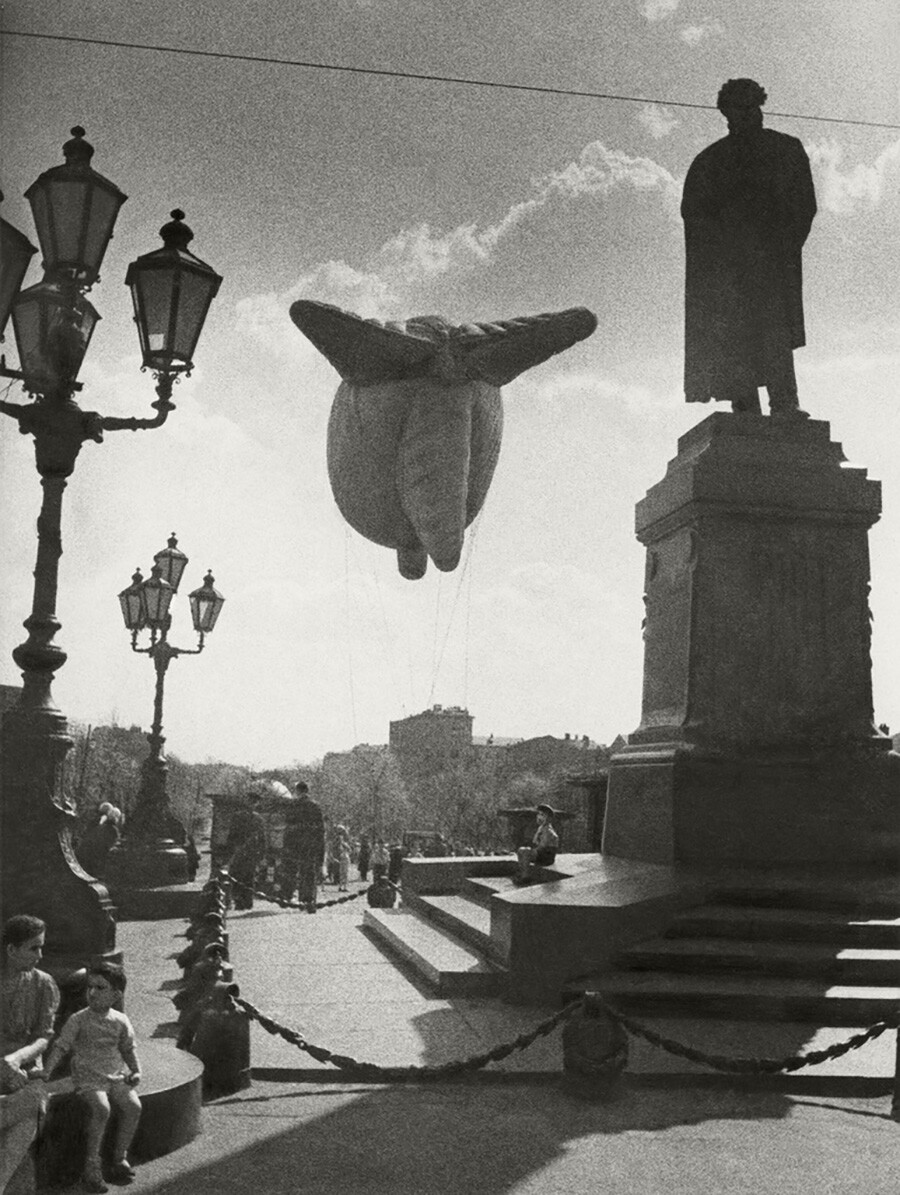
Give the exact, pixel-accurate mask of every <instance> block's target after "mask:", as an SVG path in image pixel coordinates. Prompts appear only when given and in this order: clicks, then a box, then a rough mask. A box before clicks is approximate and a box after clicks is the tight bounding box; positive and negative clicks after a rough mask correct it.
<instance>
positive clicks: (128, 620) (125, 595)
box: [119, 586, 144, 631]
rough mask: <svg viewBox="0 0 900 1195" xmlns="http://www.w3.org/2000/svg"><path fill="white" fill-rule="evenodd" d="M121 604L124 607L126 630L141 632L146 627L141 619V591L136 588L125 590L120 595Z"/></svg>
mask: <svg viewBox="0 0 900 1195" xmlns="http://www.w3.org/2000/svg"><path fill="white" fill-rule="evenodd" d="M119 604H120V605H121V607H122V617H123V618H124V619H125V626H126V628H127V629H128V630H129V631H139V630H140V629H141V627H142V626H143V625H144V624H143V619H142V617H141V594H140V590H139V589H137V588H135V587H134V586H130V587H129V588H128V589H125V590H123V591H122V593H120V594H119Z"/></svg>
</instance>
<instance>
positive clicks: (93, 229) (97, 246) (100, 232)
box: [81, 185, 122, 274]
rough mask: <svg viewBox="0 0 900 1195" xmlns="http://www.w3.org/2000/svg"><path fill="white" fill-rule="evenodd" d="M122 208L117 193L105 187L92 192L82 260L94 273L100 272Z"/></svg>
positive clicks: (95, 187) (94, 189) (96, 187)
mask: <svg viewBox="0 0 900 1195" xmlns="http://www.w3.org/2000/svg"><path fill="white" fill-rule="evenodd" d="M121 206H122V202H121V199H120V197H119V195H118V193H116V192H111V191H108V190H107V189H106V188H105V187H99V186H96V185H95V186H94V187H93V189H92V191H91V210H90V214H89V216H88V219H87V227H86V228H85V240H84V249H83V255H82V258H81V260H82V261H84V262H85V264H86V265H87V266H88V269H90V270H91V271H92V272H93V273H95V274H97V273H99V271H100V265H101V263H102V261H103V256H104V254H105V253H106V247H107V245H108V244H109V242H110V239H111V238H112V231H113V226H114V225H115V222H116V217H117V216H118V214H119V208H120V207H121Z"/></svg>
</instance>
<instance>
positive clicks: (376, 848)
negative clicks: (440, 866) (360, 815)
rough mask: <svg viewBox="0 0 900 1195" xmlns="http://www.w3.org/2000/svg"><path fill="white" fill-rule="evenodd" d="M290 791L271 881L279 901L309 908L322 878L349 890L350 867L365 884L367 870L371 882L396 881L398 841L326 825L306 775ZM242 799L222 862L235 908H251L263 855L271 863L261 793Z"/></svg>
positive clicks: (400, 855) (399, 862) (400, 857)
mask: <svg viewBox="0 0 900 1195" xmlns="http://www.w3.org/2000/svg"><path fill="white" fill-rule="evenodd" d="M294 793H295V794H296V800H292V801H291V802H290V803H285V806H284V811H283V817H284V832H283V835H282V843H281V850H280V852H279V853H278V855H277V857H276V858H275V859H274V874H273V877H272V883H273V884H274V887H275V889H276V891H277V893H278V895H279V897H280V898H281V899H282V900H286V901H293V900H294V899H296V900H297V901H298V902H299V903H300V904H301V905H306V906H307V907H310V908H312V907H313V906H314V905H315V901H316V891H317V888H318V885H319V884H320V883H321V882H324V881H330V882H331V883H334V884H336V885H337V887H338V891H340V892H347V891H349V887H350V873H351V869H352V868H353V867H356V869H357V870H358V874H359V879H360V880H361V881H362V882H363V883H366V882H367V881H368V880H369V876H370V874H371V878H372V880H373V881H374V880H377V879H379V878H380V877H382V876H384V877H386V878H387V879H389V880H391V881H392V882H393V883H397V882H398V881H399V879H400V868H401V865H402V861H403V853H404V852H403V850H402V848H401V846H400V845H399V843H397V844H395V845H391V846H388V844H387V843H385V841H384V840H383V839H382V838H376V839H375V840H374V841H370V839H369V837H368V836H367V835H365V834H363V835H361V836H360V837H359V838H358V839H354V838H352V837H351V835H350V831H349V829H348V828H347V826H345V825H343V824H337V825H334V826H333V827H332V828H331V829H330V830H329V829H328V827H327V826H326V818H325V815H324V814H323V812H322V808H321V806H320V805H319V803H318V802H317V801H314V800H313V798H312V797H311V796H310V792H309V785H308V784H307V783H306V781H305V780H300V781H298V782H297V783H296V784H295V785H294ZM245 802H246V803H245V804H244V806H243V807H242V808H240V809H239V810H237V812H236V813H235V814H234V816H233V817H232V819H231V824H230V826H229V829H228V835H227V839H226V842H225V846H224V850H223V852H222V865H223V866H224V867H225V869H226V870H227V871H228V872H229V874H230V875H231V877H232V879H233V880H235V881H236V883H235V886H234V891H233V894H232V896H233V900H234V907H235V908H236V909H250V908H252V907H253V890H254V889H256V888H258V887H260V886H261V885H260V882H261V874H260V873H261V872H262V871H263V869H264V866H265V864H266V861H267V860H268V861H269V862H270V863H271V862H273V860H272V855H271V844H270V843H269V835H268V833H267V829H266V822H265V819H264V818H263V816H262V813H261V805H262V796H261V794H260V793H259V792H256V791H253V790H251V791H250V792H249V793H248V794H247V796H246V798H245ZM266 886H267V887H268V885H266Z"/></svg>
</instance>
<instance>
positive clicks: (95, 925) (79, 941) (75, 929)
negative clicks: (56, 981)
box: [0, 706, 121, 974]
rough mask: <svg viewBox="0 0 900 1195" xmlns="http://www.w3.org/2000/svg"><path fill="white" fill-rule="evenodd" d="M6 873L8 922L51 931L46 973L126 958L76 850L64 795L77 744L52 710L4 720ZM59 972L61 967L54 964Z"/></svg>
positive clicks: (101, 892) (1, 800) (104, 896)
mask: <svg viewBox="0 0 900 1195" xmlns="http://www.w3.org/2000/svg"><path fill="white" fill-rule="evenodd" d="M0 743H2V766H0V775H2V784H3V788H2V794H0V831H2V833H0V865H2V873H0V874H2V890H0V893H2V895H0V899H2V909H3V918H4V920H5V919H7V918H9V917H12V916H14V915H15V914H16V913H30V914H31V915H32V916H34V917H40V918H41V920H42V921H45V922H46V924H47V940H46V945H45V949H44V964H43V965H44V966H45V969H46V970H49V971H52V972H53V973H54V974H55V973H56V972H57V971H63V970H65V969H67V967H69V966H70V965H71V964H72V963H73V962H74V963H75V965H76V966H81V965H83V964H84V963H86V962H87V961H88V960H90V959H96V958H98V957H100V958H108V959H110V960H113V961H115V960H116V959H118V958H120V957H121V956H120V954H119V953H118V952H117V951H116V922H115V909H114V907H113V904H112V901H111V900H110V898H109V893H108V892H107V889H106V888H105V887H104V885H103V884H101V883H100V882H99V880H96V879H94V878H93V877H91V876H89V875H88V874H87V872H85V871H84V870H83V869H82V868H81V867H80V866H79V864H78V861H77V860H76V858H75V854H74V852H73V850H72V826H73V823H74V821H75V814H74V811H73V810H72V809H71V808H70V807H69V806H68V805H67V804H66V801H65V797H64V796H63V788H62V770H63V763H64V760H65V757H66V755H67V754H68V752H69V749H70V748H71V746H72V740H71V739H70V738H69V735H68V727H67V725H66V720H65V718H64V717H63V715H62V714H60V713H59V711H58V710H54V709H52V708H50V707H46V706H45V707H40V708H37V709H35V708H21V707H15V708H13V709H11V710H8V711H7V712H6V714H5V715H4V717H3V727H2V735H0ZM57 963H58V964H59V965H58V966H57V965H56V964H57Z"/></svg>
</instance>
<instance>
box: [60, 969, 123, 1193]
mask: <svg viewBox="0 0 900 1195" xmlns="http://www.w3.org/2000/svg"><path fill="white" fill-rule="evenodd" d="M87 984H88V986H87V1002H88V1006H87V1008H83V1009H81V1010H80V1011H79V1012H75V1013H73V1014H72V1015H71V1016H70V1017H69V1019H68V1021H66V1023H65V1025H64V1026H63V1028H62V1031H61V1032H60V1034H59V1037H58V1038H57V1039H56V1041H55V1042H54V1043H53V1045H52V1046H51V1048H50V1053H49V1054H48V1056H47V1062H46V1066H45V1073H46V1075H47V1076H48V1077H49V1076H50V1075H51V1074H52V1072H53V1070H54V1069H55V1068H56V1066H57V1065H58V1064H59V1062H60V1061H61V1060H62V1059H63V1057H64V1056H65V1055H66V1054H71V1056H72V1077H73V1079H74V1082H75V1090H76V1091H77V1092H78V1093H79V1095H81V1097H82V1098H83V1099H84V1101H85V1102H86V1104H87V1105H88V1109H89V1111H90V1119H89V1122H88V1141H87V1160H86V1162H85V1171H84V1188H85V1190H86V1191H91V1192H97V1193H98V1195H100V1193H102V1192H104V1191H106V1190H108V1188H107V1186H106V1185H105V1184H104V1182H103V1176H102V1170H101V1165H100V1147H101V1144H102V1141H103V1134H104V1132H105V1131H106V1125H107V1122H108V1121H109V1116H110V1105H112V1107H113V1108H115V1110H116V1136H115V1144H114V1149H113V1164H112V1168H111V1172H110V1177H111V1178H113V1179H120V1180H121V1179H126V1180H127V1179H131V1178H133V1177H134V1169H133V1168H132V1166H131V1165H130V1163H129V1161H128V1147H129V1146H130V1145H131V1142H132V1139H133V1138H134V1134H135V1132H136V1130H137V1126H138V1121H139V1119H140V1116H141V1101H140V1099H139V1098H138V1094H137V1092H136V1091H135V1090H134V1089H135V1087H136V1086H137V1085H138V1083H139V1082H140V1079H141V1068H140V1063H139V1062H138V1059H137V1054H136V1053H135V1048H134V1030H133V1029H132V1027H131V1022H130V1021H129V1019H128V1017H126V1016H125V1014H124V1013H123V1012H119V1011H117V1010H116V1009H115V1008H113V1004H114V1003H115V1002H116V1000H117V999H118V998H119V997H120V996H121V994H122V993H123V992H124V991H125V972H124V971H123V970H122V968H121V967H118V966H116V965H115V964H114V963H107V962H101V963H98V964H96V965H95V966H92V967H90V968H89V969H88V977H87Z"/></svg>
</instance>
